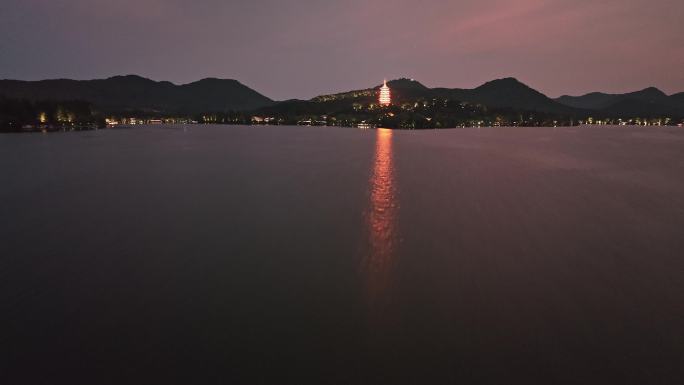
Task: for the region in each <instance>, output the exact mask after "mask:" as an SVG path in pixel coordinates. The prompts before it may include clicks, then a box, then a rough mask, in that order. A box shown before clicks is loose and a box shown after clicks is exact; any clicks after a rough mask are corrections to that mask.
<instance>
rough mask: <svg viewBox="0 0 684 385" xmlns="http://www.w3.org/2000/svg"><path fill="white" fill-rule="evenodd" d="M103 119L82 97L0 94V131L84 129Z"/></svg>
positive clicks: (97, 124) (101, 123)
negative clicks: (31, 98)
mask: <svg viewBox="0 0 684 385" xmlns="http://www.w3.org/2000/svg"><path fill="white" fill-rule="evenodd" d="M103 125H104V119H103V118H102V117H100V116H99V115H98V114H97V113H96V112H95V111H94V109H93V106H92V105H91V104H90V103H88V102H84V101H79V100H73V101H50V100H44V101H29V100H21V99H9V98H0V132H22V131H61V130H85V129H93V128H97V127H102V126H103Z"/></svg>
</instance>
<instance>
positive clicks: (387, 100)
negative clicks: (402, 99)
mask: <svg viewBox="0 0 684 385" xmlns="http://www.w3.org/2000/svg"><path fill="white" fill-rule="evenodd" d="M379 102H380V105H381V106H389V105H390V104H392V96H391V94H390V88H389V87H387V80H385V81H384V83H383V84H382V87H380V98H379Z"/></svg>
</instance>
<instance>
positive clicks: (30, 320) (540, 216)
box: [0, 126, 684, 384]
mask: <svg viewBox="0 0 684 385" xmlns="http://www.w3.org/2000/svg"><path fill="white" fill-rule="evenodd" d="M0 218H1V219H2V221H1V222H0V241H1V242H0V325H1V327H0V353H1V355H0V383H3V384H43V383H45V384H67V383H68V384H78V383H92V384H124V383H137V384H161V383H163V384H174V383H183V384H191V383H235V384H240V383H242V384H447V383H449V384H451V383H461V384H504V383H510V384H513V383H527V384H533V383H544V384H675V383H684V381H682V380H683V379H684V369H683V368H684V130H682V129H677V128H653V127H648V128H635V127H621V128H613V127H601V128H598V127H595V128H591V127H576V128H557V129H553V128H482V129H455V130H443V131H442V130H439V131H423V132H409V131H389V130H357V129H349V128H312V127H228V126H187V127H183V126H173V127H158V126H157V127H147V128H136V129H130V130H101V131H95V132H82V133H64V134H48V135H42V134H19V135H13V134H12V135H2V136H0Z"/></svg>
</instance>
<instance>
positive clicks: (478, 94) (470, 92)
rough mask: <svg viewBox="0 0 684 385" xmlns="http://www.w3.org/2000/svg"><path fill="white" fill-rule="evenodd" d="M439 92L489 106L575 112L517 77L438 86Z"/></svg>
mask: <svg viewBox="0 0 684 385" xmlns="http://www.w3.org/2000/svg"><path fill="white" fill-rule="evenodd" d="M435 91H437V93H438V94H440V95H442V96H448V97H450V98H455V99H458V100H463V101H467V102H471V103H479V104H484V105H486V106H489V107H500V108H513V109H521V110H527V111H540V112H551V113H573V112H576V111H575V110H574V108H571V107H568V106H565V105H562V104H560V103H558V102H556V101H554V100H552V99H550V98H549V97H547V96H546V95H544V94H542V93H541V92H539V91H537V90H535V89H532V88H531V87H529V86H527V85H525V84H523V83H521V82H520V81H518V80H517V79H515V78H505V79H497V80H492V81H490V82H487V83H485V84H483V85H481V86H479V87H477V88H475V89H446V88H436V89H435Z"/></svg>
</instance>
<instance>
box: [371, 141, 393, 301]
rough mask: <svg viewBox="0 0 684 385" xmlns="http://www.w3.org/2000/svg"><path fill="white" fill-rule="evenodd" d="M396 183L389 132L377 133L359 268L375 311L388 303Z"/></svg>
mask: <svg viewBox="0 0 684 385" xmlns="http://www.w3.org/2000/svg"><path fill="white" fill-rule="evenodd" d="M395 179H396V176H395V170H394V159H393V153H392V130H387V129H378V130H377V138H376V144H375V157H374V161H373V170H372V173H371V177H370V186H369V187H370V202H369V208H368V214H367V229H368V252H367V254H366V257H365V259H364V262H363V266H362V268H363V270H364V271H365V273H366V275H367V280H368V282H367V285H368V288H367V289H368V299H369V303H370V306H371V308H375V310H379V309H380V308H382V307H383V305H386V304H387V303H388V302H389V301H390V298H389V296H388V295H387V294H388V293H387V292H388V289H389V286H390V285H391V281H392V266H393V264H394V257H395V256H394V254H395V251H396V247H397V234H396V233H397V215H398V211H399V205H398V201H397V192H396V180H395Z"/></svg>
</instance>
